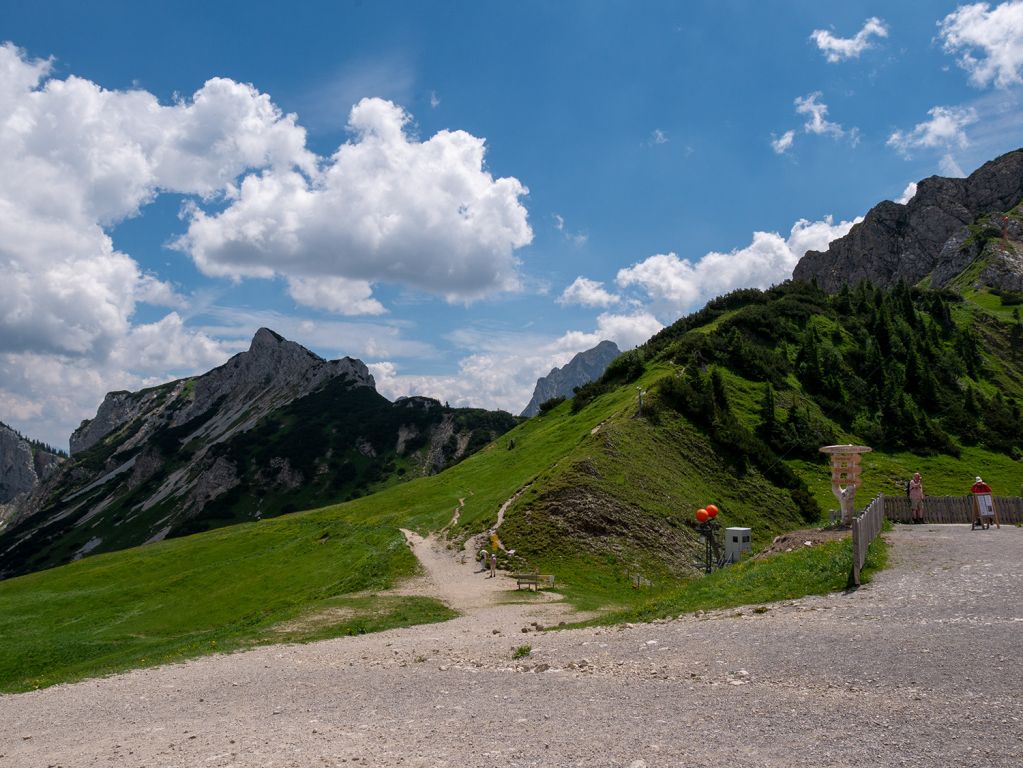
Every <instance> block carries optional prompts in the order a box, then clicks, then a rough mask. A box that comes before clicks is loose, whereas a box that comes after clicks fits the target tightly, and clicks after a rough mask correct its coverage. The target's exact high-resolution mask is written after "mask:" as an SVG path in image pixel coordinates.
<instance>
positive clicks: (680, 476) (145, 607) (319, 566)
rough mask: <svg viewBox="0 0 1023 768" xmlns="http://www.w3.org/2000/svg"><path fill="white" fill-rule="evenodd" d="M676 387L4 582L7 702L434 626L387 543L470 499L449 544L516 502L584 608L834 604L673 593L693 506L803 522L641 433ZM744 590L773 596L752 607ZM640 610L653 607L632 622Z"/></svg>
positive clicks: (433, 610)
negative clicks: (264, 649)
mask: <svg viewBox="0 0 1023 768" xmlns="http://www.w3.org/2000/svg"><path fill="white" fill-rule="evenodd" d="M969 311H979V310H973V309H970V310H969ZM675 374H676V371H675V369H674V367H673V366H672V365H670V364H668V363H666V362H660V363H656V364H652V365H650V364H648V366H647V368H646V371H645V373H644V374H643V376H642V377H641V378H640V379H639V380H637V381H635V382H631V383H630V384H629V385H627V386H623V387H619V388H617V389H613V390H611V391H610V392H608V393H606V394H603V395H601V396H599V397H597V398H596V399H595V400H593V401H592V402H591V403H589V404H588V405H587V406H586V407H584V408H582V410H580V411H579V412H578V413H575V414H573V413H572V412H571V408H570V406H569V404H568V403H566V404H563V405H561V406H559V407H558V408H556V409H555V410H553V411H552V412H550V413H548V414H547V415H545V416H543V417H540V418H534V419H531V420H529V421H528V422H526V423H525V424H523V425H521V426H519V427H517V428H516V429H514V430H512V431H511V432H509V433H507V434H506V435H504V436H502V437H501V438H499V439H498V440H497V441H495V442H494V443H492V444H491V445H489V446H487V447H486V448H485V449H483V450H482V451H480V452H479V453H477V454H475V455H473V456H472V457H470V458H469V459H467V460H466V461H464V462H462V463H460V464H458V465H457V466H455V467H453V468H451V469H449V470H448V471H446V472H444V473H442V474H440V475H436V476H433V477H428V478H422V479H418V480H414V481H411V482H408V483H405V484H402V485H399V486H396V487H393V488H390V489H387V490H386V491H383V492H381V493H378V494H376V495H374V496H371V497H365V498H362V499H358V500H355V501H352V502H349V503H346V504H341V505H337V506H332V507H327V508H323V509H320V510H315V511H312V512H304V513H298V514H294V515H289V516H285V517H282V518H278V519H274V520H267V521H261V522H258V523H253V524H245V525H239V526H233V527H230V528H225V529H221V530H216V531H212V532H207V533H203V534H199V535H196V536H193V537H188V538H185V539H178V540H174V541H168V542H163V543H160V544H156V545H151V546H148V547H144V548H140V549H134V550H128V551H125V552H120V553H112V554H109V555H100V556H96V557H91V558H86V559H84V560H81V561H79V562H76V563H73V564H71V565H68V566H64V567H61V568H57V569H53V570H50V571H45V572H41V573H36V574H32V575H29V576H25V577H21V578H18V579H12V580H9V581H4V582H0V690H23V689H26V688H31V687H33V686H37V685H47V684H51V683H53V682H56V681H60V680H68V679H75V678H77V677H81V676H87V675H94V674H98V673H103V672H107V671H112V670H117V669H124V668H128V667H133V666H139V665H146V664H155V663H160V662H163V661H166V660H172V659H179V658H186V657H190V656H195V655H199V654H202V653H208V652H211V651H214V650H224V649H233V648H242V647H246V646H249V645H252V644H257V643H262V642H271V641H274V640H280V639H282V638H283V639H288V640H296V641H298V640H304V639H311V638H319V637H325V636H330V635H332V634H345V633H349V632H358V631H368V630H371V629H377V628H383V627H386V626H394V625H399V624H411V623H417V622H422V621H433V620H441V619H443V618H445V617H446V616H447V615H449V613H448V611H447V610H446V609H445V608H444V607H443V606H440V605H439V604H437V603H435V602H432V601H424V600H420V601H410V600H395V599H386V598H383V597H373V594H374V593H375V592H376V591H379V590H381V589H383V588H385V587H386V586H388V585H389V584H391V583H393V581H394V580H395V579H396V578H398V577H400V576H402V575H405V574H408V573H411V572H412V571H413V570H414V568H415V563H414V561H413V559H412V557H411V555H410V554H409V552H408V550H407V549H406V548H405V547H404V545H403V544H402V542H401V538H400V534H399V533H398V531H397V528H398V526H402V527H410V528H414V529H416V530H418V531H420V532H423V533H425V532H428V531H431V530H437V529H439V528H441V527H443V526H445V525H446V524H448V523H449V521H450V520H451V517H452V514H453V512H454V510H455V509H456V508H457V507H458V504H459V499H464V508H463V510H462V513H461V519H460V523H459V532H461V533H467V532H475V531H480V530H485V529H486V528H487V527H488V526H491V525H493V523H494V521H495V520H496V517H497V512H498V508H499V507H500V506H501V504H502V503H504V502H505V501H506V500H508V499H509V498H511V497H512V496H513V495H514V494H516V493H517V492H518V491H520V490H523V491H524V492H523V494H522V496H521V497H520V498H519V499H518V501H517V502H516V503H515V504H513V505H512V507H511V508H510V509H509V511H508V513H507V515H506V520H505V524H504V527H503V528H502V535H503V537H504V539H505V543H506V544H507V545H508V546H509V547H512V548H516V549H519V550H520V551H521V553H522V554H523V555H524V556H525V561H524V563H525V564H528V565H530V566H532V567H537V568H540V569H543V570H545V571H550V572H554V573H556V574H557V577H558V583H559V585H561V586H563V588H564V590H565V592H566V594H567V595H568V596H569V597H570V599H572V600H573V601H574V602H576V603H577V604H578V605H580V606H581V607H596V606H604V607H607V606H613V607H617V608H619V609H623V610H625V611H630V610H631V611H634V613H633V614H627V615H636V616H639V615H645V616H648V615H655V614H657V615H665V614H666V613H670V612H672V611H676V612H677V611H678V610H689V609H691V608H689V607H687V606H692V605H698V606H699V607H712V606H717V605H726V604H734V602H730V601H734V600H735V599H740V600H741V601H743V602H745V601H748V600H753V601H760V600H764V599H769V598H768V597H767V595H770V594H773V593H775V592H777V593H778V594H782V595H786V596H793V595H794V594H795V593H799V594H805V593H807V592H812V591H826V590H828V589H833V588H838V587H840V586H843V585H844V582H843V583H842V584H839V583H838V580H839V576H840V574H838V571H835V572H834V573H831V571H834V570H835V569H834V567H830V566H829V569H827V573H824V572H823V571H820V568H819V567H818V566H819V565H821V564H820V563H817V564H815V562H816V561H814V559H813V558H814V557H816V555H813V556H810V555H800V557H803V558H809V559H807V560H806V561H805V562H802V563H801V564H796V565H793V566H783V565H774V564H772V565H770V566H765V565H764V564H759V563H751V564H749V565H746V566H743V569H742V570H739V569H736V570H734V571H730V572H729V574H730V575H722V576H716V580H715V581H711V580H707V581H706V582H705V583H704V582H701V584H702V585H703V586H699V587H696V589H697V592H696V593H693V592H691V591H689V592H688V593H687V591H686V590H685V589H683V590H682V591H681V592H680V589H679V587H678V583H679V581H678V577H679V576H680V575H682V574H683V573H684V572H685V571H686V570H687V569H689V568H690V567H691V566H692V560H693V559H694V558H693V557H692V553H691V552H690V551H687V550H686V548H687V547H688V546H691V545H692V543H693V540H694V537H693V532H692V530H691V529H690V528H689V527H688V526H687V525H686V521H687V520H688V518H689V516H690V515H691V512H692V509H693V508H695V507H696V506H698V505H703V504H706V503H708V502H710V501H715V502H717V503H718V504H719V505H720V506H721V507H722V509H723V515H722V517H723V521H724V522H725V523H726V524H741V525H750V526H752V527H753V528H754V534H755V536H756V537H757V540H758V542H760V543H762V542H763V541H764V540H765V539H766V538H768V537H769V536H770V535H772V534H773V533H775V532H777V531H779V530H782V529H785V528H792V527H796V526H798V524H799V521H798V517H797V515H796V513H795V510H794V509H793V508H792V503H791V500H790V499H789V498H788V495H787V494H785V493H782V492H781V491H779V490H777V489H775V488H774V487H773V486H771V485H770V483H767V482H766V481H764V480H763V478H762V477H760V475H758V474H757V472H756V471H755V470H753V469H743V468H742V467H737V466H733V465H732V464H730V463H729V461H728V460H727V459H725V458H723V457H721V456H719V455H717V452H716V451H715V450H714V448H713V446H712V445H711V444H710V443H709V442H708V441H707V438H706V437H705V436H704V435H703V434H702V433H700V432H698V431H697V430H695V429H694V428H693V427H692V426H691V425H690V424H689V423H688V422H687V421H686V420H684V419H682V418H681V417H680V416H678V414H677V413H675V412H674V411H670V410H669V409H666V408H660V409H659V408H657V403H656V398H654V397H652V399H651V402H650V408H649V409H648V413H647V417H646V418H643V419H637V418H634V417H635V410H636V392H635V386H641V387H643V388H645V389H647V390H650V389H652V388H653V385H654V384H655V382H656V381H657V380H659V379H661V378H662V377H664V376H669V375H671V376H674V375H675ZM725 379H726V381H725V383H726V386H727V389H728V396H729V398H730V400H731V402H732V403H733V406H734V410H735V412H736V413H737V414H738V415H739V418H740V419H741V420H742V421H744V422H747V423H748V424H749V426H751V427H752V426H755V423H756V419H757V418H758V417H757V408H758V403H759V400H760V396H761V391H762V385H761V384H759V383H758V382H752V381H748V380H745V379H743V378H741V377H739V376H737V375H734V374H731V373H730V374H728V375H727V376H726V377H725ZM1010 383H1011V382H1010ZM654 389H656V388H654ZM783 407H784V397H783V393H781V392H779V408H783ZM845 437H847V438H848V439H850V440H854V439H855V436H854V435H846V436H845ZM789 463H790V464H791V465H792V466H793V467H794V468H795V469H796V471H797V472H798V473H799V474H800V475H801V476H802V477H803V478H804V479H805V480H806V481H807V482H808V483H809V485H810V489H811V492H812V493H813V495H814V496H815V498H816V499H817V500H818V502H819V503H820V504H821V506H822V507H823V508H824V509H827V508H829V507H833V506H834V500H833V498H832V497H831V494H830V486H829V484H828V482H827V472H826V468H825V466H824V465H823V464H819V463H813V462H807V461H793V462H789ZM866 466H867V472H866V475H865V484H864V487H863V490H862V491H861V494H862V496H861V499H866V498H869V497H870V496H871V495H872V494H873V493H874V492H875V491H877V490H887V491H891V490H892V489H893V486H894V485H895V482H896V480H900V481H901V480H902V479H903V478H905V477H906V476H908V474H909V473H910V472H911V471H914V470H917V469H919V470H920V471H921V472H923V473H924V476H925V478H926V481H927V484H928V486H927V487H928V492H929V493H931V494H938V493H959V492H962V491H963V490H964V488H965V486H966V485H968V484H969V481H970V480H971V479H972V476H973V475H974V474H977V473H982V474H984V475H985V477H986V479H988V480H989V482H992V485H994V486H995V487H996V489H999V490H1000V489H1001V487H1006V488H1007V491H1008V490H1013V491H1014V490H1015V483H1016V480H1015V479H1014V478H1015V477H1018V475H1017V474H1015V472H1014V470H1016V468H1017V467H1018V464H1017V463H1016V462H1013V461H1012V460H1011V459H1009V458H1007V457H1004V456H1000V455H998V454H994V453H991V452H988V451H984V450H983V449H981V448H976V447H965V448H964V449H963V457H962V459H960V460H958V461H957V460H954V459H952V458H950V457H948V456H933V457H917V456H914V455H911V454H889V455H882V454H871V455H870V456H869V457H868V458H867V462H866ZM580 494H581V495H580ZM580 501H581V502H582V503H580ZM591 502H592V507H591ZM592 509H596V510H597V513H598V514H597V515H596V516H594V515H593V514H591V511H592ZM606 511H610V512H611V513H613V515H612V517H614V516H621V517H620V518H616V519H621V520H624V521H625V523H624V525H623V526H622V527H621V528H620V529H615V528H614V526H613V521H612V523H609V520H608V516H607V515H604V514H603V512H606ZM594 526H595V528H594ZM609 526H610V527H609ZM590 533H595V534H596V535H592V536H591V535H589V534H590ZM324 534H326V535H327V536H326V538H324ZM593 542H597V543H598V544H599V545H594V544H593ZM825 559H826V560H828V561H829V562H831V565H832V566H834V564H835V563H838V564H839V566H838V570H839V571H840V570H843V569H844V568H845V566H844V565H842V564H841V562H840V561H841V556H839V554H836V553H831V557H830V558H827V557H826V558H825ZM769 562H771V561H769ZM521 564H523V561H521V560H516V561H512V562H511V563H509V565H511V566H512V567H518V566H519V565H521ZM765 568H766V570H763V569H765ZM747 569H748V570H747ZM636 571H639V572H641V573H643V574H644V575H646V576H648V577H651V578H653V580H654V582H655V587H654V589H653V590H652V592H645V593H642V594H639V593H636V592H635V591H633V590H631V589H630V586H629V578H628V577H629V574H630V573H634V572H636ZM772 573H773V574H774V575H773V576H772V575H771V574H772ZM743 574H746V576H744V575H743ZM786 574H787V575H786ZM814 574H816V575H814ZM818 577H819V578H818ZM793 581H794V582H795V583H796V584H797V585H798V586H797V588H796V590H795V592H792V591H791V587H790V583H791V582H793ZM740 582H758V583H760V584H761V585H767V587H766V589H761V588H757V589H750V588H748V587H745V586H741V585H740ZM715 584H717V585H718V586H717V587H715V586H714V585H715ZM783 587H784V588H783ZM707 590H709V592H707ZM779 590H781V591H780V592H779ZM367 591H368V592H367ZM703 592H706V594H703ZM353 593H360V594H361V595H362V596H359V597H353ZM725 593H728V594H727V595H725ZM686 594H688V596H686ZM694 594H695V595H697V596H696V597H694V596H693V595H694ZM700 594H703V596H702V597H701V596H699V595H700ZM649 600H653V601H654V605H655V606H656V605H659V606H660V607H651V605H644V604H645V603H647V601H649ZM658 601H659V602H658ZM637 606H638V607H637ZM329 608H343V609H344V615H345V616H346V617H347V618H345V619H344V620H342V621H340V622H339V623H330V622H323V621H317V620H315V616H316V615H317V614H322V613H323V612H324V611H325V610H326V609H329ZM623 615H626V614H623Z"/></svg>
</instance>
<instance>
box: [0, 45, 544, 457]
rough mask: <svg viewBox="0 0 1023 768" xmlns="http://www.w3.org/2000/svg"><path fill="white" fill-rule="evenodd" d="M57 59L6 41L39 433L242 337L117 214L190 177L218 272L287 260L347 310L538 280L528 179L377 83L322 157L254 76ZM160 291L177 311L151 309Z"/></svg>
mask: <svg viewBox="0 0 1023 768" xmlns="http://www.w3.org/2000/svg"><path fill="white" fill-rule="evenodd" d="M52 72H53V67H52V63H51V61H50V60H46V59H32V58H31V57H29V56H28V55H27V54H25V52H24V51H22V50H20V49H18V48H17V47H16V46H14V45H13V44H11V43H4V44H0V273H2V274H3V276H4V279H3V280H2V281H0V419H4V420H7V421H11V422H14V423H15V425H16V426H18V427H19V428H21V429H22V430H23V431H25V432H26V433H28V434H31V435H34V436H38V437H40V438H42V439H45V440H48V441H50V442H52V443H55V444H64V443H65V440H66V437H67V435H68V433H69V432H70V429H71V428H73V427H74V426H76V425H77V423H78V421H80V420H81V419H82V418H83V417H88V416H91V415H92V414H93V413H94V412H95V408H96V406H97V404H98V403H99V401H100V400H101V399H102V396H103V394H104V393H105V392H106V391H107V390H109V389H118V388H138V387H140V386H146V385H149V384H152V383H156V382H157V381H161V380H166V379H168V378H172V377H173V376H176V375H187V374H190V373H195V372H198V371H201V370H205V369H207V368H209V367H211V366H212V365H216V364H219V363H221V362H223V361H224V359H225V358H226V357H227V355H228V354H229V353H230V352H231V351H235V350H236V349H237V345H236V343H235V342H234V341H229V342H223V341H220V340H218V338H217V336H216V334H215V333H213V334H211V333H210V332H204V331H203V330H202V329H196V328H193V327H189V324H188V322H186V320H184V319H183V318H184V317H187V313H186V311H185V310H188V304H189V300H188V299H187V298H186V297H184V296H182V295H180V294H179V293H178V291H177V289H176V288H175V286H174V285H172V284H170V283H168V282H167V281H166V280H164V279H161V277H160V276H159V275H158V274H150V273H148V272H147V271H145V270H143V269H142V268H141V267H140V265H139V264H138V262H136V261H135V259H133V258H132V256H131V255H130V254H128V253H124V252H121V251H119V250H117V248H115V247H114V243H113V240H112V238H111V232H112V230H113V229H114V228H115V227H116V226H117V225H118V224H119V223H121V222H123V221H124V220H126V219H128V218H131V217H134V216H137V215H139V213H140V212H141V211H142V209H143V208H144V207H145V206H146V205H148V204H149V203H150V202H152V201H153V200H154V199H156V197H158V196H159V195H160V194H162V193H175V194H181V195H186V196H188V202H187V205H186V206H185V217H186V219H187V221H188V231H187V234H186V235H185V237H184V238H183V239H182V240H181V241H180V243H179V246H180V247H182V248H184V249H185V250H187V251H188V252H189V253H190V254H191V255H192V256H193V258H194V259H195V261H196V263H197V264H198V265H199V266H200V267H201V268H202V269H203V270H205V271H206V273H207V274H216V275H226V276H229V277H232V278H238V279H240V278H244V277H250V276H252V277H275V278H277V277H280V278H283V282H284V284H286V286H287V290H288V292H289V293H290V295H291V296H292V297H293V298H294V299H295V300H296V301H298V302H300V303H302V304H306V305H308V306H313V307H317V308H320V309H325V310H328V311H330V312H334V313H337V314H343V315H351V314H362V315H376V314H381V313H383V312H384V311H385V309H384V307H383V306H382V305H381V304H380V302H379V301H377V300H376V299H374V298H373V296H372V290H373V288H372V286H373V283H374V282H379V281H387V282H392V283H398V284H401V285H406V286H413V287H419V288H422V289H424V290H426V291H431V292H434V293H438V294H442V295H444V296H446V297H448V298H449V299H452V300H455V299H457V300H469V299H472V298H475V297H478V296H483V295H486V294H488V293H492V292H494V291H498V290H505V289H509V288H515V287H516V286H517V284H518V274H517V260H516V258H515V256H514V254H513V252H514V250H515V249H516V248H518V247H520V246H522V245H524V244H526V243H528V242H529V241H530V240H531V238H532V231H531V230H530V228H529V225H528V223H527V221H526V211H525V209H524V208H523V206H522V204H521V203H520V198H522V197H523V196H525V195H526V193H527V190H526V189H525V187H524V186H523V185H522V184H520V183H519V181H518V180H517V179H514V178H497V179H495V178H494V177H492V176H491V175H490V173H489V172H488V171H487V169H486V168H485V166H484V149H485V144H484V140H483V139H481V138H477V137H474V136H471V135H469V134H468V133H465V132H464V131H441V132H439V133H437V134H436V135H435V136H433V137H431V138H429V139H428V140H426V141H419V140H417V139H415V138H414V137H413V132H412V131H411V129H410V117H409V116H408V115H407V114H406V113H405V112H404V111H403V110H401V109H400V108H399V107H397V106H395V105H394V104H392V103H390V102H386V101H383V100H381V99H364V100H363V101H362V102H360V103H359V104H358V105H357V106H356V107H355V108H354V109H353V110H352V111H351V114H350V117H349V128H350V130H351V132H352V138H351V140H350V141H348V142H347V143H345V144H343V145H342V146H341V147H339V148H338V150H337V152H336V153H335V154H334V155H333V156H331V157H329V158H322V157H319V156H317V155H316V154H314V153H313V152H311V151H310V150H309V149H308V148H307V146H306V132H305V130H304V129H303V128H302V127H301V126H299V125H298V123H297V118H296V116H295V115H292V114H284V113H282V112H281V110H280V109H279V108H278V107H277V106H276V105H275V104H274V103H273V102H272V101H271V99H270V97H269V96H268V95H266V94H263V93H260V92H259V91H257V90H256V89H255V88H253V87H252V86H251V85H247V84H244V83H238V82H235V81H233V80H230V79H227V78H212V79H210V80H208V81H207V82H206V83H205V84H204V85H203V86H202V87H201V88H200V89H199V90H198V91H196V92H195V93H194V94H193V95H192V96H190V97H185V98H177V99H176V100H175V101H174V102H173V103H171V104H161V103H160V101H159V100H158V99H157V98H156V97H155V96H154V95H153V94H151V93H148V92H147V91H144V90H141V89H133V90H126V91H118V90H108V89H105V88H103V87H102V86H101V85H99V84H97V83H94V82H92V81H90V80H87V79H85V78H81V77H76V76H74V75H71V76H68V77H66V78H63V79H62V78H58V77H54V76H53V75H52ZM140 304H148V305H150V306H155V307H166V308H167V309H168V310H173V311H170V312H169V313H167V314H164V315H163V316H162V317H161V316H159V315H157V316H156V319H154V320H152V322H146V323H140V322H139V321H138V319H137V318H136V310H137V308H138V306H139V305H140ZM324 327H326V326H324ZM364 341H365V345H364V347H365V349H366V351H367V352H371V353H374V352H375V353H376V354H387V353H389V352H390V353H393V352H394V351H395V350H399V352H400V351H405V352H407V351H409V350H410V349H413V348H415V349H418V348H419V347H421V346H423V345H419V347H417V346H416V344H414V343H410V342H407V341H406V340H403V339H400V338H398V332H397V331H396V330H395V329H393V328H391V329H386V328H377V327H374V328H373V329H372V330H371V331H366V333H365V339H364ZM377 342H379V343H377Z"/></svg>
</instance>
